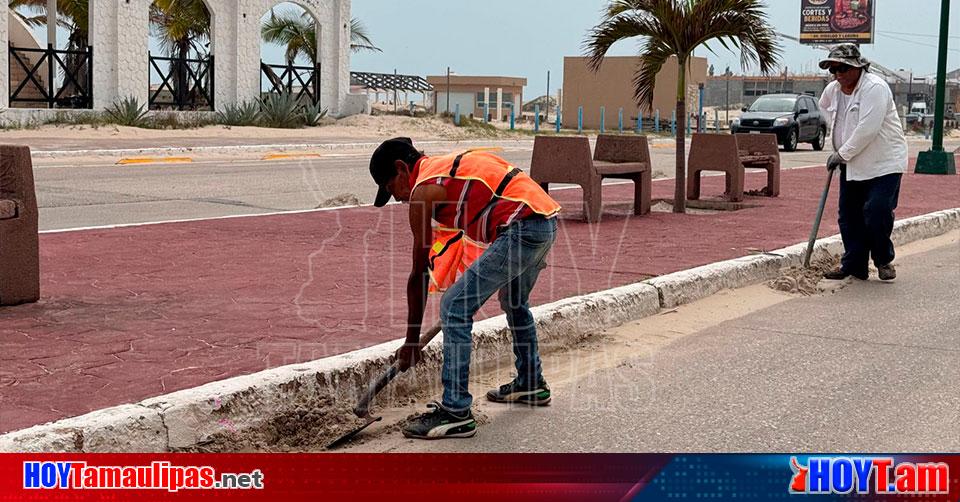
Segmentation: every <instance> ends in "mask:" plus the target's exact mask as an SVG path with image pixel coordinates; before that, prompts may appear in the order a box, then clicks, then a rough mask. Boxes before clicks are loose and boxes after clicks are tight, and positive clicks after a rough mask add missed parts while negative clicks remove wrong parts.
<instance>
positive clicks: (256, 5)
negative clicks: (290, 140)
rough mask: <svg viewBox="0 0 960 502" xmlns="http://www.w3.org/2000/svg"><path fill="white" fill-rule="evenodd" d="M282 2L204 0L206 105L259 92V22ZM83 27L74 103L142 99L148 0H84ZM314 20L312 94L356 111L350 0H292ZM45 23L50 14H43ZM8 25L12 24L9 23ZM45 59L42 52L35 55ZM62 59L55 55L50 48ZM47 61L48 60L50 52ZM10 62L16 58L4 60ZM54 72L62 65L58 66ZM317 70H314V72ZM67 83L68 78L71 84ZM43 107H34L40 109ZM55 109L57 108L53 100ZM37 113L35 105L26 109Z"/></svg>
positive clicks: (6, 104) (95, 105) (11, 31)
mask: <svg viewBox="0 0 960 502" xmlns="http://www.w3.org/2000/svg"><path fill="white" fill-rule="evenodd" d="M283 1H284V0H204V4H205V6H206V8H207V10H208V11H209V12H210V15H211V20H212V21H211V28H212V34H213V35H212V37H211V41H210V54H211V55H212V56H214V58H210V59H209V64H210V66H211V67H212V68H211V71H209V72H205V73H203V75H204V78H206V76H207V75H209V76H210V78H211V80H215V82H216V84H215V85H213V86H210V89H212V90H211V91H210V92H211V94H212V96H211V101H212V102H213V103H214V104H215V106H213V108H215V109H217V110H221V109H223V108H224V107H225V106H227V105H230V104H233V103H237V102H242V101H249V100H254V99H259V98H260V96H261V92H263V90H262V85H263V83H262V77H261V70H262V67H261V61H260V45H261V35H260V20H261V18H262V16H264V15H265V14H266V13H268V12H270V9H271V8H272V7H274V6H276V5H278V4H280V3H283ZM89 2H90V5H89V12H90V18H89V20H88V21H89V27H90V28H89V29H90V40H91V43H92V48H91V50H90V51H89V52H88V53H85V56H84V57H87V58H88V59H89V67H88V68H89V71H88V70H84V74H85V75H86V74H87V73H91V74H92V75H90V77H89V81H87V80H86V78H84V83H82V84H80V85H77V87H78V88H80V90H81V91H82V92H79V94H82V95H83V96H82V98H83V99H82V101H83V104H82V106H78V108H87V109H94V110H103V109H105V108H106V107H108V106H109V105H110V104H111V103H113V102H115V101H117V100H118V99H120V98H125V97H135V98H137V99H138V100H139V102H140V103H148V102H149V101H150V94H151V93H150V66H151V62H150V57H149V42H148V39H149V35H150V6H151V4H152V3H153V0H122V1H121V0H89ZM296 3H297V4H298V5H300V6H301V7H303V8H304V9H305V10H306V11H307V12H308V13H310V15H311V16H312V17H313V19H314V20H315V21H316V23H317V26H318V28H319V29H318V32H319V33H321V37H320V38H321V40H318V46H319V48H318V59H319V61H317V63H318V65H319V66H318V68H322V72H319V73H320V76H319V82H318V83H317V84H316V85H317V91H318V92H317V94H318V98H317V99H318V100H319V102H320V103H322V106H323V107H324V108H327V109H328V111H329V113H330V114H331V115H333V116H344V115H350V114H353V113H358V112H359V111H362V110H364V109H365V108H366V106H367V105H366V96H362V95H360V96H355V95H351V94H350V93H349V88H350V19H351V16H350V0H297V2H296ZM14 15H15V14H14V13H13V12H11V11H10V9H0V46H3V47H4V48H5V50H3V51H0V110H6V112H5V114H4V117H5V118H13V115H14V114H15V113H19V111H18V110H12V109H9V108H10V91H11V87H12V88H13V90H16V88H17V87H18V86H19V84H20V83H22V81H17V82H14V81H13V80H14V79H15V78H17V76H18V75H13V74H11V73H10V68H11V67H14V68H15V67H16V66H17V65H19V64H20V63H18V62H17V61H13V60H12V59H11V56H10V52H11V51H9V50H6V47H8V45H9V46H11V47H12V49H11V50H13V49H15V48H16V46H13V44H12V43H14V42H16V40H14V38H16V37H17V35H16V32H17V28H18V25H17V23H16V21H14V22H13V24H11V20H10V18H11V17H12V16H14ZM51 23H52V24H54V25H55V24H56V19H55V18H54V17H53V16H51ZM11 27H13V28H11ZM35 57H37V58H40V57H49V56H41V55H37V56H35ZM57 57H59V58H61V59H63V58H64V55H63V54H57ZM51 59H52V58H51ZM11 62H13V63H16V64H15V65H12V64H11ZM61 70H62V69H61ZM318 71H319V70H318ZM71 85H72V84H71ZM48 106H49V105H44V106H37V108H47V107H48ZM58 107H59V108H60V109H61V110H62V108H63V107H62V106H61V104H59V103H58ZM30 111H31V112H33V113H40V112H39V111H37V110H36V109H31V110H30Z"/></svg>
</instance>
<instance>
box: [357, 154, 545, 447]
mask: <svg viewBox="0 0 960 502" xmlns="http://www.w3.org/2000/svg"><path fill="white" fill-rule="evenodd" d="M370 174H371V176H373V179H374V181H375V182H376V183H377V185H378V186H379V187H380V190H379V191H378V192H377V198H376V202H375V203H374V205H375V206H377V207H383V206H384V205H385V204H386V203H387V202H388V201H389V200H390V198H391V197H393V198H395V199H396V200H398V201H401V202H409V204H410V230H411V231H412V232H413V266H412V270H411V272H410V278H409V279H408V281H407V306H408V316H407V326H408V327H407V339H406V342H405V343H404V344H403V346H402V347H400V349H399V350H398V351H397V358H398V360H399V362H400V369H401V370H403V371H406V370H407V369H408V368H410V367H411V366H414V365H416V364H417V363H418V362H419V361H420V359H421V357H422V354H421V352H420V348H419V339H420V327H421V323H422V322H423V311H424V307H425V305H426V300H427V292H428V290H429V291H431V292H439V291H445V293H444V295H443V298H442V299H441V301H440V321H441V324H442V325H443V371H442V374H441V380H442V381H443V400H442V402H440V403H431V404H430V407H431V408H433V411H431V412H429V413H424V414H422V415H418V416H417V417H414V418H413V419H411V420H410V421H409V422H408V423H407V424H406V425H405V426H404V429H403V433H404V435H405V436H407V437H411V438H418V439H439V438H451V437H470V436H473V435H474V434H476V427H477V423H476V421H474V419H473V413H472V412H471V410H470V407H471V405H472V403H473V398H472V396H471V395H470V392H469V391H468V390H467V384H468V381H469V376H470V352H471V349H472V346H473V339H472V337H471V331H472V328H473V316H474V314H475V313H476V312H477V311H478V310H480V307H482V306H483V304H484V303H485V302H486V301H487V299H489V298H490V297H491V296H492V295H493V293H495V292H497V291H499V295H498V297H499V300H500V306H501V308H503V311H504V312H505V313H506V317H507V324H508V325H509V326H510V330H511V331H512V332H513V352H514V354H515V355H516V366H517V378H516V379H515V380H514V381H512V382H510V383H508V384H506V385H502V386H500V388H499V389H494V390H491V391H490V392H488V393H487V399H489V400H491V401H495V402H502V403H524V404H529V405H534V406H539V405H545V404H547V403H549V402H550V389H549V387H547V384H546V382H545V381H544V379H543V374H542V370H541V367H540V354H539V351H538V347H537V330H536V326H535V324H534V320H533V315H532V314H531V313H530V308H529V303H528V302H529V298H530V290H532V289H533V286H534V284H536V282H537V276H538V275H539V273H540V270H541V269H543V268H544V267H545V266H546V258H547V253H548V252H549V251H550V247H551V246H553V242H554V239H555V236H556V231H557V222H556V218H555V216H556V215H557V213H558V212H559V211H560V205H559V204H557V203H556V201H554V200H553V199H551V198H550V196H549V195H547V193H546V192H544V191H543V189H541V188H540V186H539V185H538V184H537V183H536V182H535V181H533V180H532V179H531V178H530V177H529V176H528V175H527V174H525V173H524V172H523V171H521V170H520V169H517V168H515V167H513V166H511V165H510V164H509V163H508V162H507V161H505V160H503V159H501V158H499V157H497V156H496V155H493V154H491V153H488V152H484V151H468V152H465V153H462V154H452V155H446V156H443V157H426V156H425V155H424V154H423V153H422V152H420V151H418V150H417V149H416V148H415V147H414V146H413V142H412V141H411V140H410V139H408V138H394V139H391V140H388V141H385V142H384V143H383V144H381V145H380V146H379V147H378V148H377V150H376V151H375V152H374V154H373V157H372V158H371V159H370ZM434 221H435V222H436V223H437V226H436V228H434V225H433V222H434Z"/></svg>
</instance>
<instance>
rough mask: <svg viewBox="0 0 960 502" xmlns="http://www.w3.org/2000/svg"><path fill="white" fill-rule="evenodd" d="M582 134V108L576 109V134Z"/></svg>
mask: <svg viewBox="0 0 960 502" xmlns="http://www.w3.org/2000/svg"><path fill="white" fill-rule="evenodd" d="M582 132H583V107H582V106H581V107H580V108H578V109H577V134H580V133H582Z"/></svg>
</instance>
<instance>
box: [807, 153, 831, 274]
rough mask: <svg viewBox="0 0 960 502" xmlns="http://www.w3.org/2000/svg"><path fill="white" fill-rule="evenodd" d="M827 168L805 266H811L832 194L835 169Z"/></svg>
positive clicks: (808, 243) (808, 244)
mask: <svg viewBox="0 0 960 502" xmlns="http://www.w3.org/2000/svg"><path fill="white" fill-rule="evenodd" d="M835 170H836V169H828V170H827V184H826V185H825V186H824V187H823V194H822V195H821V196H820V207H818V208H817V217H816V219H814V220H813V230H811V231H810V240H809V242H807V254H806V255H805V256H804V257H803V267H804V268H810V257H811V256H812V255H813V245H814V244H816V242H817V235H819V234H820V220H822V219H823V208H824V207H825V206H826V205H827V195H829V194H830V183H831V182H833V171H835Z"/></svg>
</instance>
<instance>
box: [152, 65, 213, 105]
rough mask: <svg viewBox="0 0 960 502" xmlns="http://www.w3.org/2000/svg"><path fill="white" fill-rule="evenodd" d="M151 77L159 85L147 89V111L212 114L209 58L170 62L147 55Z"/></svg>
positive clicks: (211, 83)
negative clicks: (148, 99)
mask: <svg viewBox="0 0 960 502" xmlns="http://www.w3.org/2000/svg"><path fill="white" fill-rule="evenodd" d="M148 56H149V58H150V68H151V80H152V73H153V72H156V73H157V74H159V76H160V85H159V86H157V87H156V88H154V87H153V85H152V84H151V86H150V109H151V110H181V111H183V110H189V111H194V110H210V111H214V110H215V109H216V108H215V103H214V95H215V90H216V88H215V80H216V79H215V72H214V68H215V65H214V60H213V55H212V54H211V55H209V56H207V57H205V58H202V59H191V58H171V57H163V56H154V55H153V54H149V53H148Z"/></svg>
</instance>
